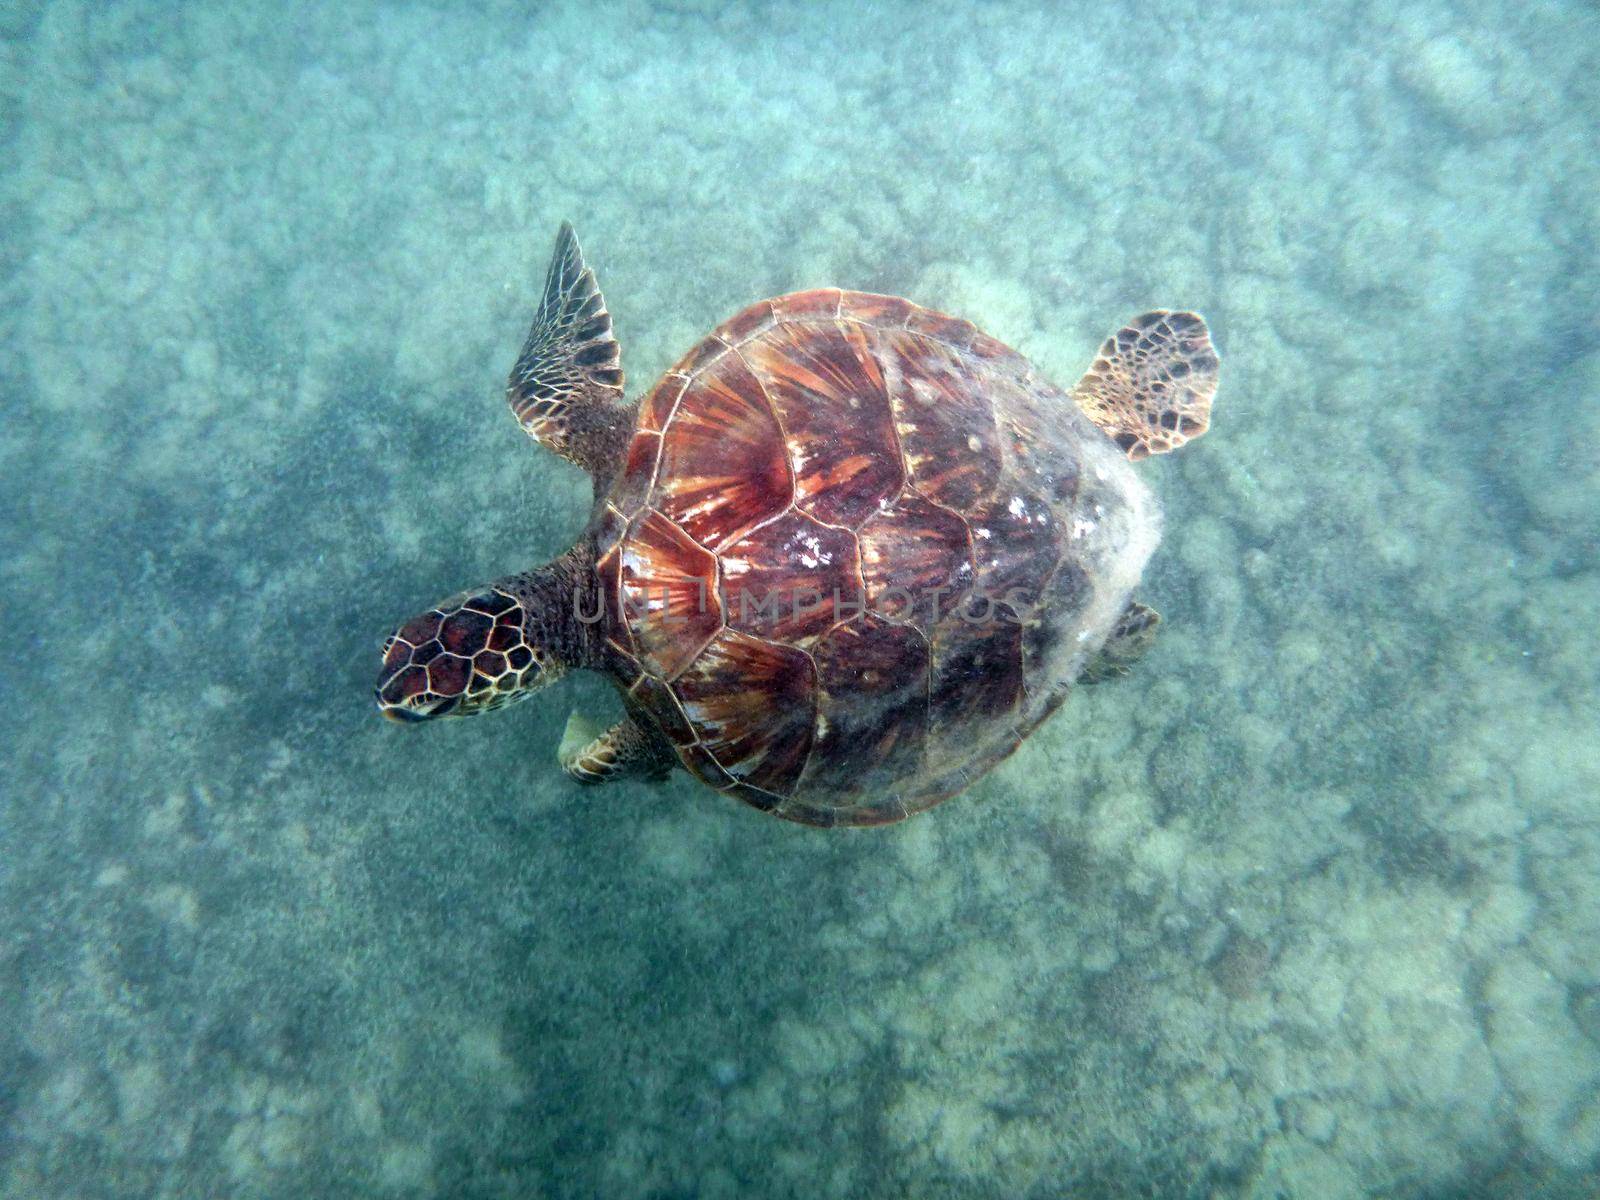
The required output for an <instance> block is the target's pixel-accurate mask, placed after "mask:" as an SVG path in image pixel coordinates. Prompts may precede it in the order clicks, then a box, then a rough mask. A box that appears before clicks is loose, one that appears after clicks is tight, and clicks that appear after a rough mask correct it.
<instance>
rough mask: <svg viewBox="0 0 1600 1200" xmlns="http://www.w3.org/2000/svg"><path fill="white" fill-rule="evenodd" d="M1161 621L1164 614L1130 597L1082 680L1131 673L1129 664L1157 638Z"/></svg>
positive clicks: (1087, 667) (1103, 679)
mask: <svg viewBox="0 0 1600 1200" xmlns="http://www.w3.org/2000/svg"><path fill="white" fill-rule="evenodd" d="M1159 624H1161V614H1160V613H1158V612H1157V611H1156V610H1155V609H1153V608H1151V607H1150V606H1149V605H1147V604H1140V603H1139V602H1138V601H1137V600H1130V601H1128V607H1127V608H1125V609H1123V610H1122V615H1121V616H1120V617H1118V618H1117V623H1116V625H1115V626H1114V627H1113V628H1112V630H1111V636H1110V637H1108V638H1107V639H1106V644H1105V645H1104V646H1102V647H1100V653H1099V654H1097V655H1095V656H1094V657H1093V658H1091V659H1090V660H1089V661H1088V663H1087V664H1086V665H1085V666H1084V668H1083V671H1082V673H1081V674H1080V675H1079V676H1078V682H1079V683H1104V682H1105V681H1106V680H1108V679H1116V678H1118V677H1120V676H1123V675H1126V674H1127V673H1128V668H1129V667H1131V666H1132V665H1133V664H1134V663H1136V662H1138V661H1139V660H1140V659H1141V658H1143V657H1144V656H1145V652H1146V651H1148V650H1149V649H1150V647H1151V645H1152V644H1153V643H1154V642H1155V640H1156V626H1157V625H1159Z"/></svg>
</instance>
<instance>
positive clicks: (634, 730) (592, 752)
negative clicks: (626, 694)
mask: <svg viewBox="0 0 1600 1200" xmlns="http://www.w3.org/2000/svg"><path fill="white" fill-rule="evenodd" d="M557 757H558V758H559V759H560V760H561V769H562V770H563V771H565V772H566V773H567V774H568V775H570V776H571V777H572V778H573V779H575V780H577V781H578V782H579V783H609V782H611V781H612V780H613V779H621V778H623V777H624V776H630V775H631V776H633V777H635V778H639V779H665V778H666V777H667V776H668V775H669V774H670V773H671V771H672V768H673V767H675V766H677V765H678V756H677V754H675V753H674V752H673V750H672V748H671V747H670V746H668V745H667V744H666V742H665V741H664V740H663V739H662V737H661V735H660V734H658V733H657V732H656V731H655V730H653V729H649V728H646V727H645V726H644V725H642V724H638V723H636V722H635V721H634V719H633V718H632V717H624V718H623V719H622V720H620V721H618V722H617V723H616V724H615V725H613V726H612V727H611V728H610V729H607V730H606V731H605V732H604V733H599V732H598V731H597V729H596V727H595V726H594V725H591V724H590V723H589V722H588V721H587V720H585V719H584V718H583V717H580V716H579V715H578V714H577V713H573V714H572V715H571V716H569V717H568V718H567V728H566V731H565V732H564V733H562V735H561V749H560V750H559V751H558V752H557Z"/></svg>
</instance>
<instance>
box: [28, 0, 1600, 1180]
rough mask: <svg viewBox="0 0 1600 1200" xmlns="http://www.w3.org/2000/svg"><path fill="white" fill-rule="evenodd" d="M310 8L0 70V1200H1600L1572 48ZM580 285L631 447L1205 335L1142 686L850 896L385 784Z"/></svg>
mask: <svg viewBox="0 0 1600 1200" xmlns="http://www.w3.org/2000/svg"><path fill="white" fill-rule="evenodd" d="M327 9H328V10H327V11H324V9H323V6H317V5H310V4H308V5H304V6H301V7H291V6H273V5H257V6H231V7H224V6H204V5H195V6H192V7H189V8H186V9H185V8H175V7H174V6H171V5H166V4H155V3H150V4H127V5H118V6H114V7H112V6H102V5H95V4H86V3H85V4H77V3H58V4H48V5H45V6H42V7H35V6H30V5H7V6H5V7H4V8H3V9H0V146H3V162H4V169H3V177H0V188H3V193H0V230H3V233H0V289H3V290H0V337H3V345H4V346H5V353H4V355H3V356H0V402H3V426H0V512H3V515H4V519H3V524H0V588H3V592H0V596H3V609H4V617H5V627H6V629H7V631H8V638H7V640H6V642H5V647H6V653H5V659H4V661H5V669H4V673H3V676H0V679H3V689H4V698H5V702H6V709H7V714H6V716H7V719H6V721H5V723H4V725H3V726H0V746H3V751H4V758H3V767H0V771H3V774H0V785H3V800H0V822H3V824H0V901H3V908H0V912H3V916H4V923H3V933H0V1194H3V1195H5V1196H7V1197H29V1198H34V1197H74V1198H94V1197H107V1198H116V1200H126V1198H128V1197H145V1196H151V1197H155V1196H164V1197H165V1196H170V1197H191V1196H260V1197H303V1196H328V1197H332V1196H368V1195H370V1196H402V1197H403V1196H448V1197H467V1198H479V1197H482V1198H488V1197H526V1196H536V1195H537V1196H574V1197H578V1196H585V1197H587V1196H618V1197H624V1196H626V1197H656V1198H661V1200H665V1198H668V1197H705V1198H708V1200H709V1198H716V1197H757V1196H805V1197H816V1196H840V1197H879V1196H914V1197H940V1196H950V1197H987V1196H994V1197H1037V1198H1041V1200H1042V1198H1044V1197H1066V1196H1071V1197H1117V1196H1124V1195H1133V1196H1144V1197H1160V1198H1164V1197H1190V1196H1194V1197H1198V1196H1235V1195H1237V1196H1273V1197H1280V1196H1281V1197H1302V1196H1305V1197H1331V1198H1337V1197H1346V1196H1368V1195H1372V1196H1385V1197H1455V1196H1484V1197H1499V1196H1506V1197H1522V1196H1533V1195H1539V1196H1549V1197H1590V1196H1593V1195H1594V1194H1595V1192H1596V1188H1597V1187H1600V737H1597V736H1596V728H1597V727H1596V725H1595V712H1596V699H1597V697H1596V692H1597V644H1596V643H1597V639H1596V614H1597V613H1600V551H1597V548H1596V547H1597V544H1600V320H1597V316H1596V299H1595V297H1596V295H1597V294H1600V278H1597V276H1600V267H1597V261H1596V248H1597V245H1600V208H1597V205H1596V201H1595V197H1596V196H1597V195H1600V159H1597V154H1596V143H1595V135H1594V131H1595V128H1596V122H1597V120H1600V88H1597V84H1596V80H1597V79H1600V21H1597V17H1596V13H1595V10H1594V8H1593V7H1592V6H1590V5H1587V4H1583V3H1576V2H1574V3H1567V4H1561V3H1550V4H1533V5H1524V4H1520V3H1511V2H1510V0H1493V2H1485V3H1468V4H1448V3H1445V2H1444V0H1427V2H1422V3H1415V4H1396V3H1377V4H1348V5H1340V4H1325V5H1320V6H1316V7H1314V8H1301V7H1298V6H1283V7H1282V8H1281V9H1278V10H1272V9H1269V8H1268V7H1267V6H1259V5H1252V4H1248V3H1243V2H1242V0H1232V2H1231V3H1228V4H1210V3H1199V2H1198V0H1177V2H1174V3H1165V4H1161V5H1159V6H1154V5H1151V6H1147V5H1139V4H1132V3H1124V4H1120V5H1118V4H1114V5H1104V4H1082V5H1074V6H1068V5H1056V4H1041V5H1035V6H1025V5H1020V4H1016V5H1012V4H1001V3H995V4H978V3H971V2H961V3H942V4H939V3H928V4H890V3H879V4H877V5H874V6H872V7H871V8H870V10H868V11H859V10H858V8H857V7H856V6H854V5H850V4H846V3H835V4H828V5H821V4H819V5H786V4H772V5H738V4H730V5H726V6H723V5H717V4H709V3H708V4H692V3H676V4H673V3H657V4H646V3H633V4H616V5H593V6H580V5H556V6H549V7H544V8H540V9H539V11H537V12H536V13H533V14H531V15H530V14H529V13H528V12H525V11H523V6H520V5H516V4H509V3H502V4H494V3H490V4H484V5H481V6H474V7H472V8H470V9H469V8H467V7H465V6H457V5H439V6H437V7H434V8H424V7H421V6H412V5H403V4H393V5H348V6H346V5H339V6H327ZM562 218H571V219H572V220H573V221H574V222H575V223H576V224H577V227H578V230H579V233H580V235H581V236H582V237H583V239H584V242H585V247H586V250H587V251H588V254H589V257H590V259H591V261H593V262H594V263H595V264H596V265H597V267H598V269H599V271H600V277H601V283H602V286H603V287H604V288H605V294H606V297H607V299H608V301H609V304H610V307H611V309H612V311H613V313H614V314H615V316H616V321H617V327H618V333H619V336H620V338H621V340H622V344H623V354H624V363H625V366H626V367H627V368H628V371H629V376H630V381H631V383H632V385H633V386H635V387H642V386H645V385H647V384H648V382H649V381H650V380H651V379H652V378H653V377H654V376H655V375H656V374H657V373H658V372H659V371H660V370H661V369H662V368H663V367H664V366H666V365H667V364H668V363H669V362H670V361H671V360H672V359H673V358H674V357H675V356H676V355H677V354H678V353H679V352H681V351H682V350H683V349H685V348H686V347H687V346H688V345H690V344H691V343H692V342H693V341H694V339H695V338H697V337H698V336H699V335H700V334H701V333H703V332H705V331H706V330H707V329H709V328H710V327H711V326H712V325H713V324H715V323H716V322H717V321H719V320H721V319H722V318H723V317H725V316H727V315H728V314H729V313H731V312H733V311H735V310H736V309H738V308H739V307H741V306H742V305H744V304H745V303H747V302H749V301H750V300H753V299H755V298H757V297H759V296H763V295H771V294H775V293H779V292H783V291H786V290H790V289H793V288H796V287H801V286H807V285H816V284H825V283H826V284H837V285H843V286H847V287H855V288H860V289H865V290H873V291H886V292H895V293H901V294H904V295H907V296H910V297H912V298H913V299H916V300H918V301H921V302H923V303H926V304H930V305H935V306H939V307H943V308H946V309H949V310H952V311H955V312H957V313H960V314H962V315H964V316H967V317H970V318H972V319H974V320H976V321H978V322H979V323H980V324H982V325H983V326H984V327H985V328H987V329H988V330H989V331H990V332H992V333H994V334H996V335H997V336H999V337H1001V338H1003V339H1005V340H1007V341H1010V342H1012V343H1013V344H1014V345H1016V346H1017V347H1019V348H1020V349H1022V350H1023V351H1024V352H1025V353H1027V354H1028V355H1030V356H1031V357H1032V358H1034V360H1035V361H1036V362H1038V363H1039V364H1040V365H1041V366H1042V367H1043V368H1044V369H1045V370H1047V371H1048V372H1049V373H1050V374H1051V375H1052V376H1053V377H1054V378H1056V379H1057V380H1058V381H1059V382H1061V383H1063V384H1070V383H1071V382H1072V381H1073V380H1075V379H1076V378H1077V376H1078V374H1079V372H1080V371H1081V370H1082V369H1083V367H1084V366H1085V365H1086V364H1087V362H1088V360H1089V358H1090V356H1091V355H1092V352H1093V350H1094V348H1095V346H1096V344H1097V343H1098V341H1099V339H1100V338H1101V337H1103V336H1104V335H1105V334H1106V333H1107V332H1109V331H1110V330H1111V329H1112V328H1114V327H1115V325H1116V324H1117V323H1119V322H1120V321H1122V320H1123V319H1124V318H1126V317H1127V316H1128V315H1130V314H1132V313H1134V312H1137V311H1139V310H1140V309H1142V308H1146V307H1150V306H1152V305H1172V306H1190V307H1195V308H1198V309H1200V310H1201V311H1203V312H1204V313H1205V314H1206V315H1207V317H1208V318H1209V320H1210V321H1211V324H1212V327H1213V329H1214V331H1215V334H1216V337H1217V341H1218V343H1219V345H1220V347H1221V349H1222V352H1223V355H1224V365H1223V383H1222V389H1221V392H1220V394H1219V397H1218V402H1217V408H1216V419H1215V422H1214V424H1213V427H1212V430H1211V432H1210V433H1209V434H1208V435H1207V436H1206V437H1205V438H1204V439H1203V440H1201V441H1199V442H1197V443H1195V444H1194V445H1192V446H1190V447H1188V448H1186V449H1185V450H1184V451H1183V452H1182V453H1180V454H1176V455H1173V456H1171V457H1170V458H1164V459H1160V460H1154V461H1152V462H1149V463H1146V464H1144V465H1143V470H1144V471H1145V472H1146V475H1145V477H1146V478H1147V479H1149V480H1151V481H1152V482H1153V484H1154V486H1155V487H1156V489H1157V490H1158V492H1159V493H1160V495H1161V496H1162V498H1163V501H1164V503H1165V506H1166V509H1167V513H1168V522H1167V529H1168V535H1167V538H1166V541H1165V542H1164V544H1163V546H1162V547H1161V549H1160V550H1159V551H1158V553H1157V557H1156V559H1155V561H1154V563H1153V565H1152V569H1151V571H1150V572H1149V573H1148V575H1147V578H1146V582H1145V586H1144V589H1143V594H1144V595H1145V597H1146V598H1147V599H1149V600H1150V601H1151V602H1152V603H1153V604H1155V606H1156V607H1158V608H1160V609H1161V610H1162V611H1163V612H1164V614H1165V615H1166V618H1167V620H1166V624H1165V625H1164V627H1163V633H1162V636H1161V638H1160V640H1159V641H1158V642H1157V644H1156V647H1155V650H1154V651H1153V652H1152V653H1151V655H1150V656H1149V657H1148V658H1147V659H1146V660H1145V661H1144V662H1143V663H1141V664H1140V666H1139V669H1138V670H1137V671H1136V672H1135V673H1134V674H1133V675H1132V676H1130V677H1129V678H1127V679H1125V680H1122V681H1120V682H1119V683H1117V684H1116V685H1115V686H1108V687H1104V688H1098V689H1093V690H1092V691H1086V692H1084V693H1082V694H1079V695H1077V696H1075V697H1074V699H1073V701H1072V702H1071V703H1070V704H1069V705H1068V706H1067V708H1066V710H1065V711H1064V712H1063V713H1061V714H1060V715H1058V716H1057V717H1056V718H1054V719H1053V720H1052V721H1050V722H1049V723H1048V724H1047V725H1046V726H1045V727H1044V728H1043V729H1042V730H1041V731H1040V732H1039V733H1038V734H1036V735H1035V736H1034V737H1033V738H1032V739H1031V740H1030V741H1029V742H1028V743H1027V744H1026V745H1025V746H1024V747H1023V749H1022V750H1021V751H1019V752H1018V753H1017V754H1016V755H1015V756H1014V757H1013V758H1012V759H1011V760H1010V761H1008V762H1007V763H1005V764H1004V765H1003V766H1002V767H1001V768H1000V769H998V770H996V771H995V772H994V773H993V774H992V775H991V776H990V777H989V778H987V779H985V780H984V781H983V782H982V783H980V784H979V785H978V786H976V787H974V788H973V789H972V790H971V792H970V793H969V794H968V795H966V796H964V797H962V798H960V799H958V800H956V801H953V802H951V803H949V804H947V805H944V806H942V807H940V808H938V809H935V810H934V811H933V812H931V813H929V814H926V815H923V816H920V817H917V818H915V819H913V820H911V821H909V822H907V823H905V824H902V825H898V826H894V827H891V828H886V829H880V830H869V831H835V832H821V831H816V830H812V829H807V828H801V827H797V826H791V825H787V824H784V823H781V822H778V821H774V820H771V819H769V818H766V817H764V816H762V815H760V814H758V813H756V812H754V811H752V810H749V809H745V808H743V807H740V806H738V805H736V804H733V803H731V802H729V801H727V800H725V799H722V798H719V797H718V796H716V795H715V794H713V793H711V792H709V791H707V790H705V789H702V788H700V787H699V786H698V785H696V784H693V783H692V782H690V781H689V780H688V779H687V778H686V777H683V776H681V775H680V776H679V777H678V778H677V779H676V780H674V781H673V782H671V783H669V784H667V785H664V786H656V787H652V786H647V785H642V784H631V783H629V784H618V785H614V786H611V787H608V788H605V789H600V790H593V791H580V790H578V789H576V788H574V787H573V786H571V785H569V784H568V783H567V782H566V781H565V780H564V779H563V778H562V777H561V776H560V774H559V772H558V771H557V770H556V768H555V765H554V763H553V753H554V747H555V744H556V741H557V740H558V738H559V735H560V731H561V728H562V724H563V722H564V720H565V717H566V714H567V711H568V710H569V708H571V707H573V706H574V705H581V706H583V707H585V708H587V709H589V710H592V711H596V712H609V711H614V710H615V703H616V702H615V700H614V699H611V698H610V697H609V696H608V694H607V691H606V688H605V686H604V685H603V684H601V683H600V682H598V681H594V680H575V681H573V682H570V683H566V684H563V685H562V686H561V688H560V689H559V690H557V691H554V692H553V693H551V694H548V695H546V696H544V697H542V698H541V699H540V700H539V701H536V702H535V703H533V704H530V705H527V706H524V707H521V708H517V709H514V710H511V711H509V712H506V713H501V714H496V715H494V716H491V717H486V718H484V719H481V720H476V721H462V722H445V723H441V724H437V725H430V726H428V727H425V728H420V729H397V728H395V727H393V726H390V725H388V724H386V723H383V722H380V721H379V720H377V719H376V717H375V715H374V713H373V711H372V705H371V699H370V692H369V688H370V685H371V679H372V676H373V674H374V672H375V669H376V665H377V643H378V639H379V638H380V636H381V635H382V634H383V633H384V632H386V631H387V630H388V629H389V628H390V627H391V625H392V623H393V622H394V621H396V620H397V619H400V618H403V617H405V616H407V615H409V614H410V613H412V612H414V611H416V610H417V609H419V608H420V607H422V606H423V605H425V604H427V603H429V602H431V601H433V600H435V599H437V598H438V597H439V596H442V595H445V594H447V593H449V592H451V591H453V590H455V589H456V588H458V587H461V586H465V585H469V584H472V583H476V582H479V581H481V580H484V579H488V578H490V577H493V576H495V575H497V574H501V573H504V572H506V571H510V570H516V569H520V568H522V567H524V566H527V565H530V564H532V563H533V562H536V561H539V560H542V559H544V558H546V557H549V556H551V555H553V554H555V553H557V552H559V551H561V550H563V549H564V548H565V547H566V546H567V545H568V544H569V543H570V542H571V540H572V538H573V537H574V536H575V534H576V533H577V532H578V530H579V529H580V527H581V524H582V520H583V515H584V511H585V504H586V499H587V483H586V481H585V480H584V478H583V477H582V476H581V474H580V473H579V472H578V471H576V470H575V469H573V468H570V467H568V466H566V465H565V464H562V463H559V462H557V461H555V460H554V459H552V458H551V457H549V456H548V455H544V454H542V453H540V452H538V451H537V450H536V448H534V447H532V446H531V445H530V444H528V442H527V440H526V439H525V438H524V437H523V436H522V435H521V434H520V433H519V432H518V431H517V429H516V427H515V425H514V423H513V422H512V420H511V419H510V417H509V416H508V415H507V413H506V411H505V408H504V405H503V403H502V400H501V398H500V390H501V387H502V386H503V381H504V377H505V373H506V371H507V369H508V367H509V365H510V362H511V359H512V358H513V356H514V354H515V351H516V348H517V345H518V344H519V342H520V339H521V336H522V334H523V332H524V331H525V329H526V323H527V321H528V319H529V316H530V314H531V312H532V307H533V302H534V299H535V297H536V294H537V289H538V286H539V281H540V275H541V272H542V270H543V265H544V259H545V256H546V254H547V253H548V249H549V246H550V242H551V238H552V235H553V233H554V231H555V228H556V225H557V223H558V222H559V221H560V220H561V219H562Z"/></svg>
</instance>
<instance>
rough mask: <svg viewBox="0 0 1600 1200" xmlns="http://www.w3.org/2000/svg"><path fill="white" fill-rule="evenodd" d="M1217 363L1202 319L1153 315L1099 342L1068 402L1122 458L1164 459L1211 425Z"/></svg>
mask: <svg viewBox="0 0 1600 1200" xmlns="http://www.w3.org/2000/svg"><path fill="white" fill-rule="evenodd" d="M1218 365H1219V362H1218V359H1217V351H1216V348H1215V347H1214V346H1212V344H1211V334H1210V331H1209V330H1207V329H1206V323H1205V320H1204V318H1202V317H1201V316H1200V315H1199V314H1198V313H1192V312H1168V311H1167V310H1166V309H1156V310H1155V311H1154V312H1147V313H1144V314H1143V315H1142V316H1137V317H1135V318H1134V319H1133V320H1132V321H1130V322H1129V323H1128V324H1126V325H1124V326H1123V327H1122V328H1121V329H1119V330H1117V332H1116V333H1114V334H1112V335H1111V336H1110V337H1108V338H1107V339H1106V340H1105V344H1104V345H1103V346H1101V347H1100V353H1099V354H1098V355H1096V356H1095V360H1094V362H1093V364H1092V365H1091V366H1090V367H1089V370H1088V371H1087V372H1085V374H1084V376H1083V378H1082V379H1081V380H1079V381H1078V386H1077V387H1076V388H1075V389H1074V390H1073V398H1074V399H1076V400H1077V402H1078V406H1079V407H1080V408H1082V409H1083V411H1084V412H1085V413H1086V414H1087V415H1088V417H1089V419H1090V420H1092V421H1093V422H1094V423H1095V424H1096V425H1098V426H1100V428H1101V429H1103V430H1104V431H1105V434H1106V436H1107V437H1109V438H1110V439H1111V440H1112V441H1114V442H1116V444H1117V445H1119V446H1121V447H1122V448H1123V450H1125V451H1126V452H1127V455H1128V457H1129V458H1132V459H1140V458H1144V457H1145V456H1146V455H1150V454H1164V453H1166V452H1167V451H1169V450H1176V449H1177V448H1178V447H1179V446H1181V445H1183V444H1184V443H1185V442H1187V441H1188V440H1189V439H1190V438H1197V437H1199V436H1200V435H1201V434H1202V433H1204V432H1205V431H1206V428H1207V426H1209V425H1210V423H1211V400H1212V397H1214V396H1215V395H1216V394H1217V367H1218Z"/></svg>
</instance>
